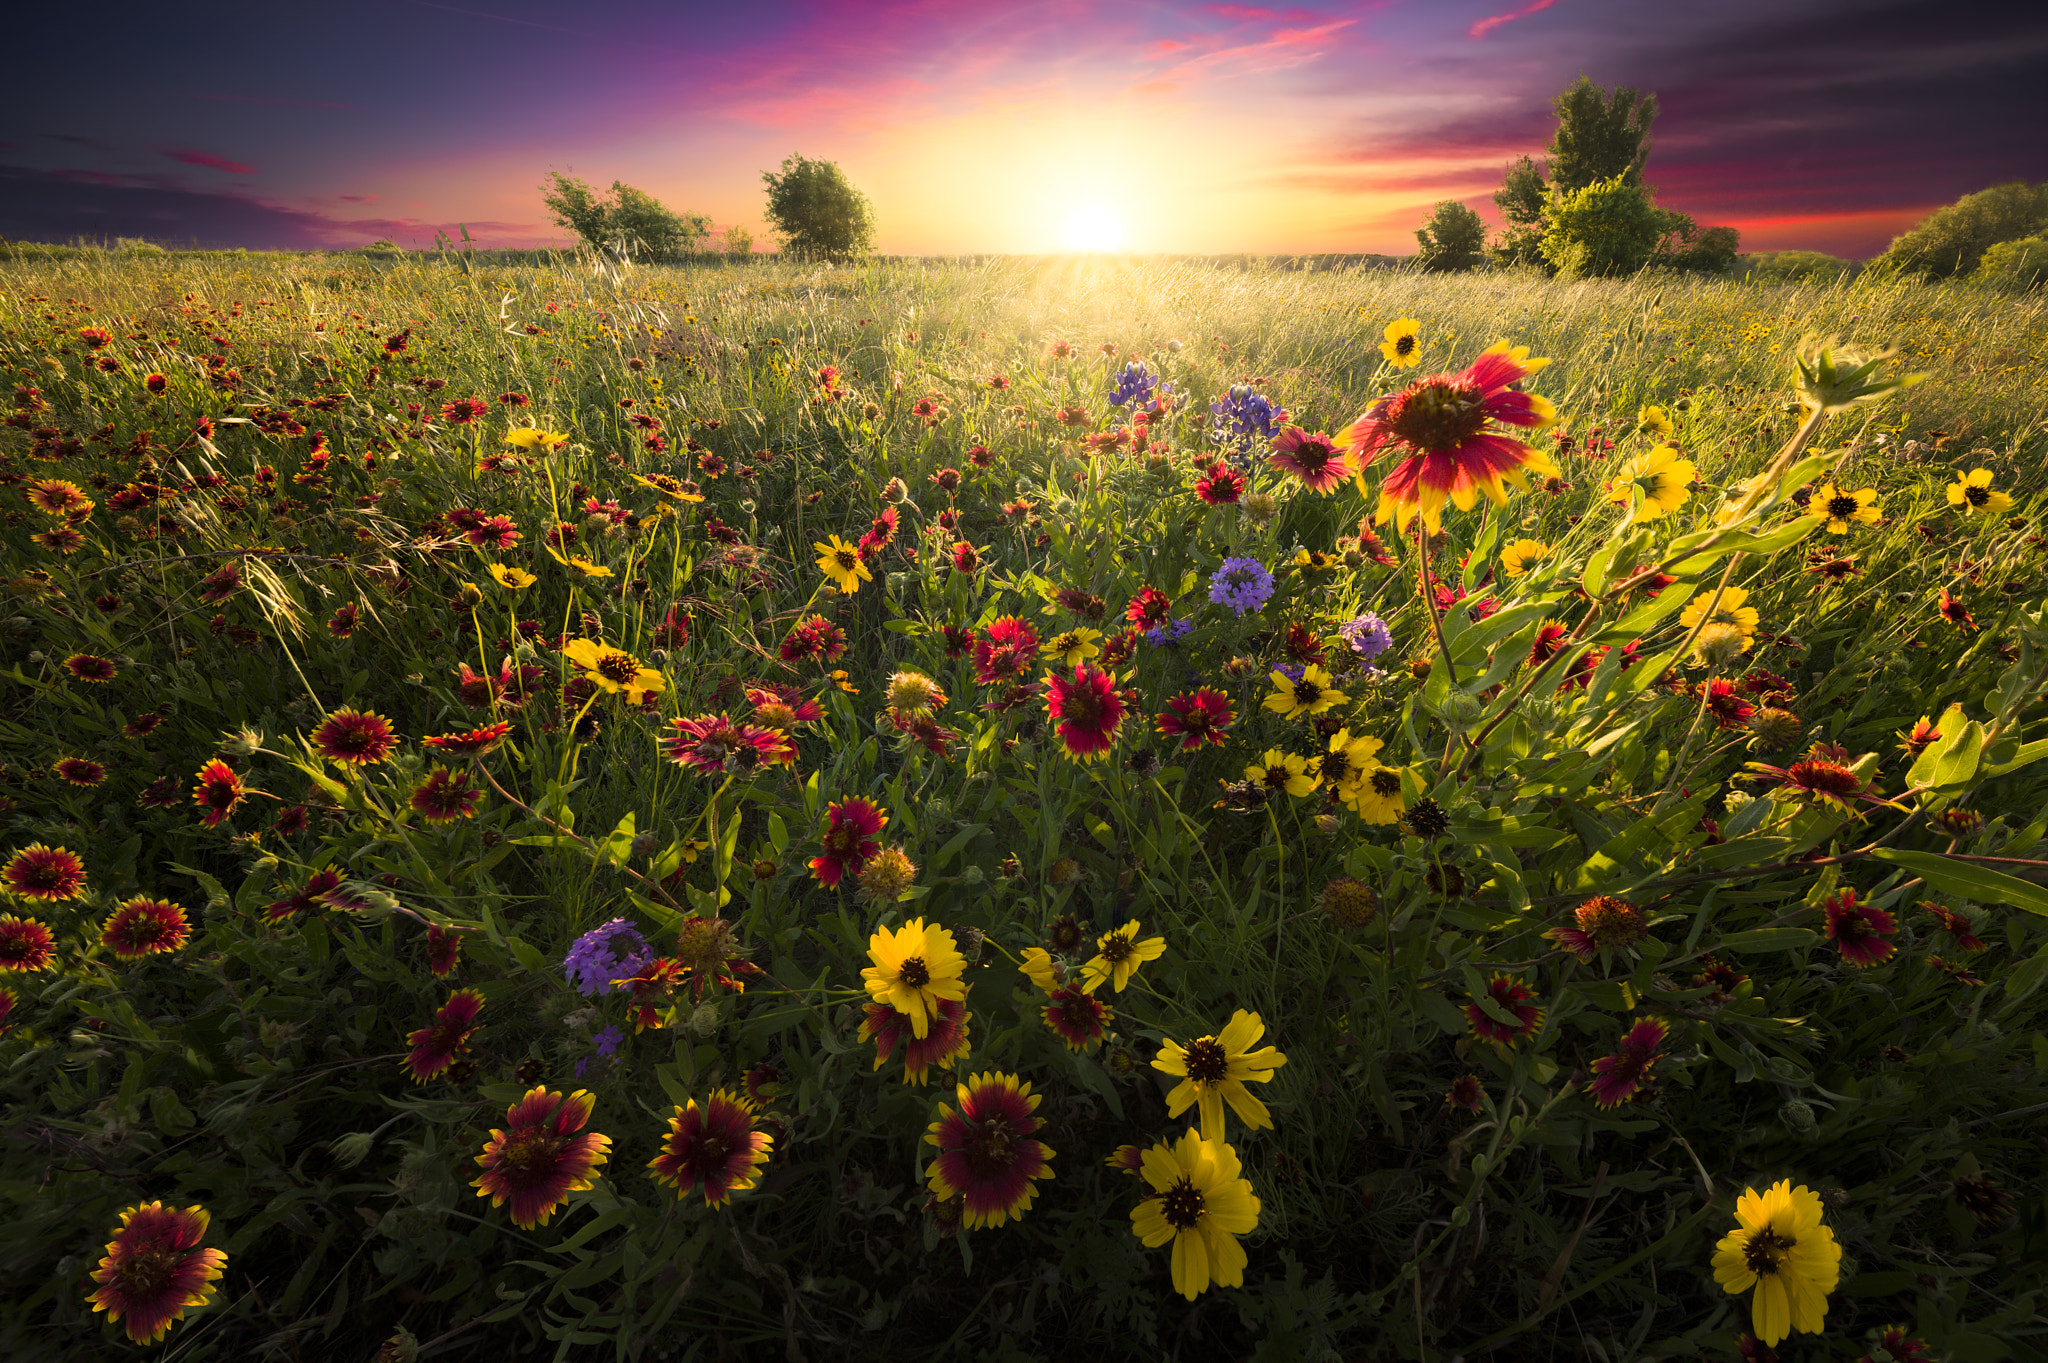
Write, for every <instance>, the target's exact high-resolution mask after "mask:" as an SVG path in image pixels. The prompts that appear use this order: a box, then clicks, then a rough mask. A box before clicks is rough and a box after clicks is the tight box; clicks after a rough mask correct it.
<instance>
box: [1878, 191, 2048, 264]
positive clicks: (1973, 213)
mask: <svg viewBox="0 0 2048 1363" xmlns="http://www.w3.org/2000/svg"><path fill="white" fill-rule="evenodd" d="M2044 227H2048V182H2043V183H2041V184H2038V185H2029V184H2027V183H2026V182H2024V181H2021V180H2014V181H2013V182H2012V183H2010V184H2003V185H1993V186H1992V187H1991V188H1989V189H1986V190H1982V191H1980V192H1978V193H1976V194H1965V195H1964V196H1963V197H1962V198H1960V199H1958V200H1956V201H1955V202H1954V203H1952V204H1950V205H1948V206H1947V207H1946V208H1937V209H1935V210H1934V212H1932V213H1930V214H1928V215H1927V216H1926V217H1925V218H1923V219H1921V220H1920V222H1919V223H1918V224H1917V225H1916V226H1915V227H1914V228H1913V230H1912V231H1910V232H1907V233H1905V234H1904V235H1902V236H1899V237H1895V238H1893V240H1892V244H1891V247H1890V249H1888V250H1887V251H1886V252H1885V253H1884V255H1882V256H1881V257H1879V262H1880V263H1881V264H1882V265H1883V266H1884V267H1885V268H1886V269H1888V270H1893V271H1897V272H1898V273H1901V274H1917V275H1922V276H1925V277H1927V278H1929V279H1946V278H1948V277H1950V276H1951V275H1966V274H1968V273H1970V272H1971V271H1972V270H1974V269H1976V268H1977V263H1978V261H1980V260H1982V259H1983V257H1984V253H1985V252H1986V251H1987V250H1989V249H1990V248H1991V247H1993V246H1996V245H1997V244H1998V243H1999V242H2002V241H2017V240H2019V239H2020V238H2022V237H2030V236H2033V235H2034V234H2035V233H2037V232H2039V231H2041V229H2042V228H2044Z"/></svg>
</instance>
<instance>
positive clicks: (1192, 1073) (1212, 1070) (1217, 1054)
mask: <svg viewBox="0 0 2048 1363" xmlns="http://www.w3.org/2000/svg"><path fill="white" fill-rule="evenodd" d="M1185 1060H1186V1063H1187V1069H1188V1078H1189V1079H1191V1080H1193V1081H1194V1082H1195V1083H1197V1084H1220V1083H1222V1082H1223V1081H1224V1079H1226V1078H1227V1077H1229V1074H1230V1056H1229V1053H1228V1052H1226V1051H1225V1050H1224V1049H1223V1043H1222V1042H1220V1041H1218V1040H1217V1039H1216V1038H1215V1037H1213V1036H1205V1037H1201V1038H1199V1039H1197V1040H1194V1041H1190V1042H1189V1043H1188V1050H1187V1055H1186V1057H1185Z"/></svg>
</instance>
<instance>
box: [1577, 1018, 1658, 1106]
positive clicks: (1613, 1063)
mask: <svg viewBox="0 0 2048 1363" xmlns="http://www.w3.org/2000/svg"><path fill="white" fill-rule="evenodd" d="M1667 1035H1669V1033H1668V1032H1667V1031H1666V1029H1665V1026H1664V1024H1663V1023H1661V1022H1659V1021H1658V1020H1657V1019H1655V1018H1644V1019H1643V1020H1642V1021H1641V1022H1638V1023H1637V1024H1636V1025H1635V1026H1633V1027H1631V1028H1629V1029H1628V1032H1627V1034H1626V1035H1624V1036H1623V1037H1622V1038H1621V1049H1620V1050H1618V1051H1616V1052H1615V1053H1614V1054H1613V1055H1605V1056H1602V1057H1600V1058H1599V1059H1598V1060H1595V1061H1594V1062H1593V1077H1592V1079H1591V1080H1590V1081H1588V1082H1587V1084H1586V1088H1587V1090H1588V1091H1589V1092H1591V1093H1592V1095H1593V1101H1594V1103H1595V1104H1597V1105H1598V1106H1600V1107H1603V1108H1609V1107H1620V1106H1621V1105H1622V1104H1623V1103H1625V1102H1627V1101H1629V1099H1631V1098H1633V1097H1635V1095H1636V1092H1637V1090H1639V1089H1641V1088H1642V1086H1643V1085H1644V1084H1646V1083H1648V1082H1649V1081H1650V1071H1651V1070H1652V1069H1653V1068H1654V1067H1655V1066H1656V1064H1657V1060H1658V1056H1657V1049H1658V1048H1659V1047H1660V1046H1662V1045H1663V1044H1664V1038H1665V1037H1666V1036H1667Z"/></svg>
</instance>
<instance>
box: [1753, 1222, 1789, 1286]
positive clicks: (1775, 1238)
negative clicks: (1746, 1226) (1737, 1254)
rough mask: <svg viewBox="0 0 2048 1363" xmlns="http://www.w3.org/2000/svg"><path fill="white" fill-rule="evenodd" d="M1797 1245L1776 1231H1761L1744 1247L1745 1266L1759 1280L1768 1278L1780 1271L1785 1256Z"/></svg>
mask: <svg viewBox="0 0 2048 1363" xmlns="http://www.w3.org/2000/svg"><path fill="white" fill-rule="evenodd" d="M1796 1243H1798V1242H1797V1241H1795V1240H1792V1239H1790V1238H1788V1237H1786V1236H1782V1235H1779V1234H1778V1233H1777V1232H1776V1231H1774V1230H1768V1229H1766V1230H1760V1231H1758V1232H1757V1233H1756V1234H1755V1235H1752V1236H1750V1237H1749V1243H1748V1244H1746V1245H1744V1246H1743V1247H1742V1262H1743V1266H1744V1267H1746V1268H1748V1269H1749V1271H1750V1272H1751V1273H1754V1274H1756V1276H1757V1277H1759V1278H1768V1277H1770V1276H1771V1275H1772V1274H1774V1273H1776V1272H1777V1271H1778V1268H1779V1265H1780V1264H1781V1263H1782V1262H1783V1260H1784V1256H1785V1255H1786V1254H1787V1253H1789V1252H1790V1251H1791V1249H1792V1247H1793V1245H1795V1244H1796Z"/></svg>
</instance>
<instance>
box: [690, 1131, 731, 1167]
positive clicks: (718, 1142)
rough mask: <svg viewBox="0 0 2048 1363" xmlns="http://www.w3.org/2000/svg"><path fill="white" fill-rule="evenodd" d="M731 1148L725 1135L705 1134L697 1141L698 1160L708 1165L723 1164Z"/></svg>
mask: <svg viewBox="0 0 2048 1363" xmlns="http://www.w3.org/2000/svg"><path fill="white" fill-rule="evenodd" d="M730 1148H731V1147H729V1146H728V1145H726V1143H725V1138H724V1137H723V1136H713V1135H708V1134H707V1135H704V1136H702V1137H699V1138H698V1141H697V1161H698V1163H699V1164H700V1165H703V1166H707V1167H708V1166H712V1165H719V1164H723V1163H725V1157H726V1154H727V1153H728V1152H729V1150H730Z"/></svg>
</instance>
